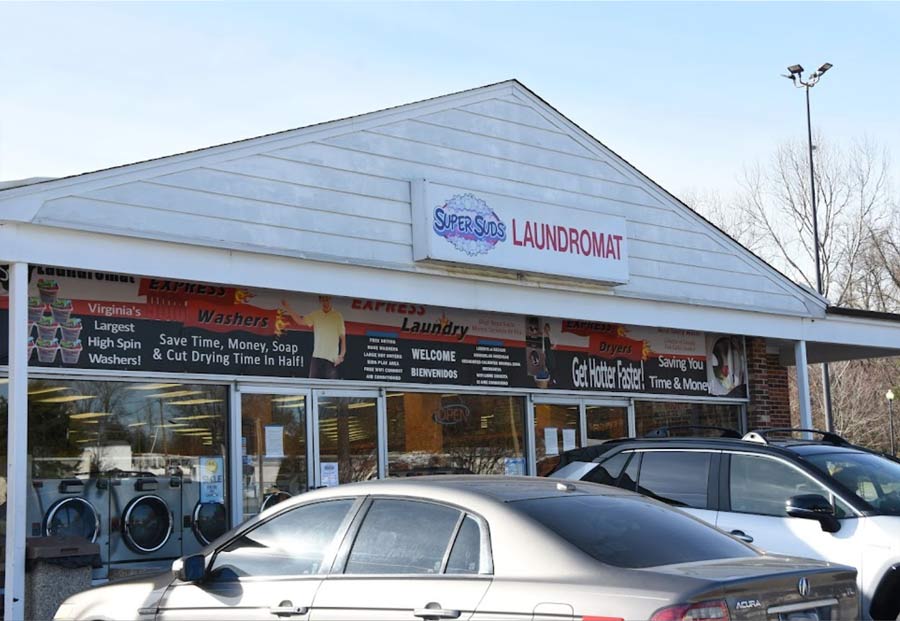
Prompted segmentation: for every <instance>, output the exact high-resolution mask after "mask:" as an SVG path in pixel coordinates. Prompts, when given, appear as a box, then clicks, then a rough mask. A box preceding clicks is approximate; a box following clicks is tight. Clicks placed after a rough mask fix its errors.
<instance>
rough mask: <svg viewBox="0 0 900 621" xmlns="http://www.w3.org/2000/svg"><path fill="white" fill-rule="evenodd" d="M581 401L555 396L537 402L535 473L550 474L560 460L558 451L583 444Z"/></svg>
mask: <svg viewBox="0 0 900 621" xmlns="http://www.w3.org/2000/svg"><path fill="white" fill-rule="evenodd" d="M581 446H582V434H581V403H580V401H578V400H564V399H553V400H548V401H539V400H535V402H534V457H535V466H536V474H537V475H538V476H547V474H549V473H550V471H551V470H553V469H554V468H555V467H556V466H557V464H558V463H559V455H560V453H563V452H565V451H569V450H572V449H575V448H581Z"/></svg>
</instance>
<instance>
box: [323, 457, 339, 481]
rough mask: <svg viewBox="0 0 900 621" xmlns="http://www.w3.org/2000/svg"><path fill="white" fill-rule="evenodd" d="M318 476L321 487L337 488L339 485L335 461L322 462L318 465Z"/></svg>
mask: <svg viewBox="0 0 900 621" xmlns="http://www.w3.org/2000/svg"><path fill="white" fill-rule="evenodd" d="M319 475H320V478H321V479H322V486H323V487H337V486H338V485H340V483H341V481H340V477H339V476H338V475H339V472H338V463H337V462H336V461H323V462H322V463H321V464H320V465H319Z"/></svg>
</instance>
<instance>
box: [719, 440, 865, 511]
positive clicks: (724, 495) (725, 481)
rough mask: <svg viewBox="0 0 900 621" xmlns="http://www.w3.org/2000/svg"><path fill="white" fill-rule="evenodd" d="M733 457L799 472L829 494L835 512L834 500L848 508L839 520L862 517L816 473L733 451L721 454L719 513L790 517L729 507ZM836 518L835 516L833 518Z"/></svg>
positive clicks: (774, 457) (765, 456) (782, 460)
mask: <svg viewBox="0 0 900 621" xmlns="http://www.w3.org/2000/svg"><path fill="white" fill-rule="evenodd" d="M734 455H742V456H745V457H756V458H758V459H769V460H771V461H775V462H778V463H780V464H783V465H785V466H787V467H788V468H792V469H793V470H796V471H797V472H799V473H800V474H801V475H802V476H805V477H806V478H807V479H810V480H812V481H813V482H814V483H817V484H818V485H820V486H821V487H822V488H824V489H825V490H826V491H827V492H828V493H829V494H830V496H831V497H830V498H829V499H828V500H829V501H830V502H831V506H832V507H833V508H834V509H835V511H836V510H837V507H836V506H835V499H838V500H840V501H841V502H842V503H843V504H844V505H846V506H847V507H849V508H850V510H851V511H852V513H851V515H846V516H844V517H839V518H837V519H839V520H851V519H856V518H859V517H863V513H862V512H861V511H860V510H859V508H858V507H857V506H856V504H854V503H853V502H852V501H850V500H848V499H847V498H846V497H845V496H844V494H842V493H839V492H838V491H836V490H835V489H834V486H833V485H829V483H828V482H827V481H825V480H823V479H822V478H821V477H819V476H818V475H817V474H816V473H814V472H810V471H809V470H807V469H806V468H804V467H803V466H801V465H800V464H797V463H794V462H792V461H791V460H789V459H785V458H783V457H781V456H779V455H770V454H768V453H758V452H753V451H735V450H725V451H723V452H722V460H721V462H720V465H719V471H720V474H721V476H720V484H719V500H720V503H719V511H723V512H727V513H736V514H739V515H755V516H757V517H768V518H776V519H785V518H790V517H791V516H789V515H787V514H786V513H785V514H784V515H770V514H768V513H753V512H750V511H735V510H734V509H733V508H732V506H731V458H732V457H733V456H734ZM835 517H837V516H835Z"/></svg>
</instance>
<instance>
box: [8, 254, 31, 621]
mask: <svg viewBox="0 0 900 621" xmlns="http://www.w3.org/2000/svg"><path fill="white" fill-rule="evenodd" d="M27 332H28V264H27V263H13V264H11V265H10V266H9V421H8V429H9V435H8V438H7V458H6V483H7V491H6V578H5V585H4V586H5V589H6V590H5V593H4V611H5V612H4V615H3V616H4V618H5V619H24V618H25V536H26V515H25V507H26V504H27V496H26V494H27V491H28V471H27V463H28V460H27V455H28V333H27Z"/></svg>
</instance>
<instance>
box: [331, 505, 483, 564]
mask: <svg viewBox="0 0 900 621" xmlns="http://www.w3.org/2000/svg"><path fill="white" fill-rule="evenodd" d="M376 500H395V501H405V502H418V503H423V504H430V505H437V506H439V507H443V508H448V509H453V510H455V511H459V513H460V515H459V518H458V519H457V521H456V525H455V526H454V528H453V531H452V532H451V534H450V539H449V540H448V542H447V547H446V548H445V549H444V554H443V556H442V558H441V571H440V573H434V574H420V573H407V574H400V573H391V574H349V573H345V570H346V568H347V563H348V562H349V560H350V551H351V550H352V549H353V546H354V545H355V544H356V539H357V537H358V536H359V532H360V529H361V528H362V525H363V522H365V519H366V515H367V514H368V513H369V510H370V509H371V508H372V505H373V504H374V502H375V501H376ZM466 517H471V518H472V519H473V520H475V523H476V525H477V526H478V529H479V540H480V543H481V546H480V548H481V549H480V556H479V559H478V573H473V574H448V573H446V570H447V563H448V562H449V560H450V554H451V552H452V551H453V546H454V545H455V544H456V540H457V538H458V537H459V532H460V530H461V529H462V525H463V523H464V522H465V520H466ZM493 575H494V563H493V555H492V551H491V539H490V529H489V527H488V522H487V520H485V519H484V518H483V517H482V516H480V515H478V514H477V513H474V512H472V511H471V510H470V509H468V508H466V507H462V506H460V505H457V504H454V503H451V502H442V501H437V500H432V499H430V498H419V497H415V496H397V495H389V494H386V495H382V494H375V495H371V496H366V498H365V500H364V501H363V503H362V506H361V507H360V509H359V511H357V513H356V515H355V516H354V518H353V521H352V523H351V524H350V527H349V529H348V531H347V532H346V533H345V535H344V539H343V542H342V543H341V545H340V547H339V549H338V552H337V554H336V556H335V560H334V563H332V565H331V571H330V572H329V573H328V576H327V577H328V578H329V579H333V578H338V579H352V580H361V579H362V580H365V579H370V578H371V579H380V580H383V579H386V578H387V579H410V578H413V579H427V580H473V579H485V578H487V579H490V578H491V577H492V576H493Z"/></svg>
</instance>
